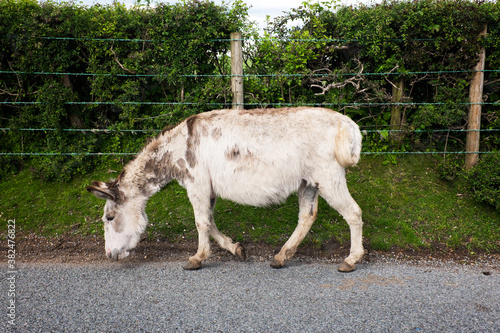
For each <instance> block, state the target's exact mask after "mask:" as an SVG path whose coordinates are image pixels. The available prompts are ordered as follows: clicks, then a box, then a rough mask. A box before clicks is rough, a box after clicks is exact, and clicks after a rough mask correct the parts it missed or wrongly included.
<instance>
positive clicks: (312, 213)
mask: <svg viewBox="0 0 500 333" xmlns="http://www.w3.org/2000/svg"><path fill="white" fill-rule="evenodd" d="M298 196H299V208H300V210H299V222H298V224H297V227H296V228H295V231H294V232H293V234H292V236H290V238H289V239H288V241H287V242H286V243H285V245H283V247H282V248H281V251H280V252H279V253H278V254H277V255H276V256H275V257H274V259H273V260H272V262H271V267H273V268H282V267H283V266H285V261H286V260H288V259H290V258H291V257H293V255H294V254H295V252H296V251H297V247H298V246H299V244H300V242H302V240H303V239H304V237H305V236H306V235H307V233H308V232H309V229H311V226H312V224H313V223H314V221H315V220H316V216H317V213H318V187H317V186H313V185H311V184H307V182H306V181H305V180H302V183H301V184H300V187H299V190H298Z"/></svg>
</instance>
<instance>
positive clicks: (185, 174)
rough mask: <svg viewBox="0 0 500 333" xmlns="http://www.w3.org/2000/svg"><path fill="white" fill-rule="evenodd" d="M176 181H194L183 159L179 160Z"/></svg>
mask: <svg viewBox="0 0 500 333" xmlns="http://www.w3.org/2000/svg"><path fill="white" fill-rule="evenodd" d="M176 169H177V172H176V177H175V178H176V179H181V180H182V179H190V180H193V176H191V173H190V172H189V170H188V168H187V167H186V161H185V160H183V159H179V160H177V164H176Z"/></svg>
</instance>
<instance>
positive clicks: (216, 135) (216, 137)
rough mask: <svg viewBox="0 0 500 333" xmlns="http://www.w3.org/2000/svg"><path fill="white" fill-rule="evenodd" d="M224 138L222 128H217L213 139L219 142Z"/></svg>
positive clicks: (214, 130)
mask: <svg viewBox="0 0 500 333" xmlns="http://www.w3.org/2000/svg"><path fill="white" fill-rule="evenodd" d="M221 137H222V130H221V129H220V127H216V128H214V129H213V130H212V138H214V140H215V141H218V140H219V139H220V138H221Z"/></svg>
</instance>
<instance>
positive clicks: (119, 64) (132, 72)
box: [110, 45, 136, 74]
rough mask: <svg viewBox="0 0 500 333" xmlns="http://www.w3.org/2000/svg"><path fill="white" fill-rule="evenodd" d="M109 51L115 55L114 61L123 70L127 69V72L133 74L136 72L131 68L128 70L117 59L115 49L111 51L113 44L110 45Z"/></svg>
mask: <svg viewBox="0 0 500 333" xmlns="http://www.w3.org/2000/svg"><path fill="white" fill-rule="evenodd" d="M110 51H111V52H112V53H113V55H114V56H115V61H116V63H117V64H118V66H120V68H121V69H123V70H124V71H127V72H129V73H130V74H135V73H136V72H135V71H133V70H130V69H128V68H126V67H125V66H123V65H122V64H121V63H120V61H119V60H118V56H117V55H116V53H115V51H113V45H111V49H110Z"/></svg>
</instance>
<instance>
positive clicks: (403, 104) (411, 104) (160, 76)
mask: <svg viewBox="0 0 500 333" xmlns="http://www.w3.org/2000/svg"><path fill="white" fill-rule="evenodd" d="M17 37H22V38H37V39H42V40H74V41H97V42H143V43H144V42H148V43H160V42H162V41H163V40H161V39H158V40H154V39H123V38H79V37H47V36H28V37H26V36H0V38H17ZM486 39H492V38H491V37H487V38H486ZM234 40H235V39H227V38H221V39H210V40H208V41H210V42H213V41H220V42H227V41H234ZM238 40H240V39H238ZM434 40H435V39H426V38H422V39H411V40H404V39H391V40H390V41H392V42H432V41H434ZM241 41H248V42H254V41H270V42H277V41H281V42H338V43H353V42H360V40H357V39H281V38H251V39H248V38H245V39H241ZM362 42H364V43H366V42H367V41H362ZM474 72H485V73H499V72H500V70H496V69H493V70H491V69H489V70H488V69H484V70H449V71H417V72H406V71H404V72H397V71H390V72H375V73H335V72H332V73H324V74H322V73H304V74H293V73H292V74H287V73H274V74H273V73H271V74H243V75H234V74H182V75H178V76H179V77H191V78H199V77H227V78H232V77H243V78H255V77H285V78H288V77H292V78H297V77H342V76H389V75H391V76H396V75H440V74H471V73H474ZM0 74H4V75H55V76H89V77H90V76H91V77H99V76H101V77H125V78H128V77H139V78H144V77H149V78H158V79H168V77H169V75H164V74H120V73H73V72H46V71H32V72H26V71H15V70H11V71H0ZM40 104H43V102H38V101H0V105H14V106H15V105H40ZM65 104H67V105H169V106H180V105H186V106H194V105H200V104H203V105H209V106H214V107H221V106H222V107H224V106H227V105H228V103H196V102H154V101H140V102H136V101H128V102H127V101H120V102H117V101H72V102H66V103H65ZM456 104H457V105H463V106H471V105H494V106H496V105H499V106H500V101H497V102H481V103H470V102H462V103H456ZM231 105H233V106H235V105H244V106H249V107H254V106H261V105H262V103H241V104H237V103H236V104H234V103H231ZM265 105H266V106H273V107H283V106H299V105H300V106H337V107H338V106H353V107H382V106H391V107H392V106H401V107H416V106H425V105H432V106H443V105H447V103H439V102H387V103H369V102H367V103H297V104H296V103H265ZM387 126H389V125H387ZM0 131H1V132H3V133H6V132H8V131H27V132H54V131H62V132H88V133H104V134H109V133H116V132H123V133H132V134H135V133H153V134H154V133H158V132H161V129H142V130H139V129H137V130H136V129H97V128H91V129H79V128H64V129H59V128H0ZM496 131H500V129H480V130H475V129H473V130H470V129H469V130H468V129H434V130H416V129H413V130H408V129H400V130H395V129H386V130H384V129H382V130H381V129H363V130H362V132H363V133H364V134H365V135H366V134H368V133H433V132H446V133H454V132H460V133H467V132H496ZM489 153H495V152H492V151H477V152H466V151H412V152H408V151H386V152H370V151H367V152H362V154H367V155H376V154H381V155H384V154H401V155H403V154H489ZM136 154H137V153H134V152H130V153H127V152H126V153H123V152H78V153H75V152H71V153H69V152H43V153H41V152H0V156H129V155H136Z"/></svg>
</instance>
